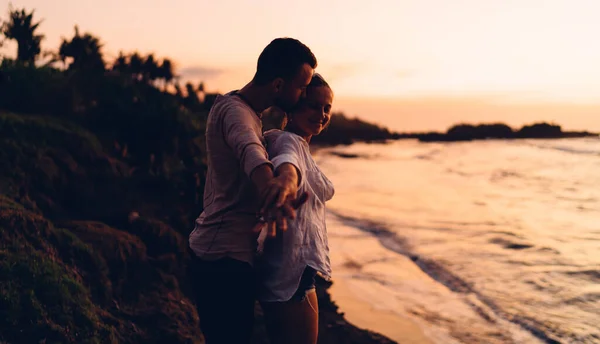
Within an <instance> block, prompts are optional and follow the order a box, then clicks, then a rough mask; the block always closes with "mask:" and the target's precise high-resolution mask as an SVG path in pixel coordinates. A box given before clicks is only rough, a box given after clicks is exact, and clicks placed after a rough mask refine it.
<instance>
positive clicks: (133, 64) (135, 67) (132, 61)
mask: <svg viewBox="0 0 600 344" xmlns="http://www.w3.org/2000/svg"><path fill="white" fill-rule="evenodd" d="M143 64H144V60H143V59H142V57H141V56H140V54H139V53H138V52H137V51H136V52H135V53H133V54H132V55H131V56H130V57H129V70H130V72H131V74H133V76H134V77H135V79H136V80H140V78H141V74H142V70H143Z"/></svg>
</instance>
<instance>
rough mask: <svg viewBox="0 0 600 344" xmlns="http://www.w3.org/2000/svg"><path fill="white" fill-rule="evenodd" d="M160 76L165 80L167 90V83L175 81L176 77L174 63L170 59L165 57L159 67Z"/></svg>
mask: <svg viewBox="0 0 600 344" xmlns="http://www.w3.org/2000/svg"><path fill="white" fill-rule="evenodd" d="M159 75H160V78H161V79H163V81H164V89H165V90H166V88H167V85H169V84H170V83H171V81H173V78H175V73H174V72H173V63H172V62H171V60H169V59H163V61H162V63H161V65H160V69H159Z"/></svg>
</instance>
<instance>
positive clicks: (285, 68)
mask: <svg viewBox="0 0 600 344" xmlns="http://www.w3.org/2000/svg"><path fill="white" fill-rule="evenodd" d="M305 63H306V64H308V65H309V66H311V67H312V68H313V69H315V68H317V58H316V57H315V55H314V54H313V53H312V52H311V51H310V49H309V48H308V47H307V46H306V45H304V44H303V43H302V42H300V41H299V40H297V39H294V38H287V37H286V38H276V39H274V40H273V41H271V43H269V45H267V46H266V47H265V49H264V50H263V51H262V53H261V54H260V56H259V57H258V64H257V66H256V74H254V78H253V79H252V81H253V82H254V83H256V84H257V85H265V84H267V83H269V82H270V81H273V80H274V79H276V78H282V79H284V80H290V79H292V78H293V77H294V76H295V75H296V73H298V71H299V70H300V68H302V66H303V65H304V64H305Z"/></svg>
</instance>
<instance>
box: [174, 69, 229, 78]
mask: <svg viewBox="0 0 600 344" xmlns="http://www.w3.org/2000/svg"><path fill="white" fill-rule="evenodd" d="M225 72H226V70H224V69H221V68H211V67H200V66H191V67H185V68H182V69H181V70H180V71H179V74H180V75H181V76H182V77H184V78H191V79H206V78H214V77H218V76H221V75H222V74H224V73H225Z"/></svg>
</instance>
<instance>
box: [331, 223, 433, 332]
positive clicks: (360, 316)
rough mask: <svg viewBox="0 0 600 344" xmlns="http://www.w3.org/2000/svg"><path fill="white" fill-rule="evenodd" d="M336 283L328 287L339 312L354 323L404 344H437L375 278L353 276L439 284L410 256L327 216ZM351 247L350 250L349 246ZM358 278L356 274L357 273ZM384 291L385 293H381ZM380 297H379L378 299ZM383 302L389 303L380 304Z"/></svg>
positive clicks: (334, 280)
mask: <svg viewBox="0 0 600 344" xmlns="http://www.w3.org/2000/svg"><path fill="white" fill-rule="evenodd" d="M328 229H329V240H330V249H331V263H332V266H333V269H334V277H333V280H332V281H333V285H332V287H331V288H330V289H329V292H330V293H331V295H332V299H333V300H334V301H335V303H336V304H337V305H338V306H339V307H340V312H342V313H344V317H345V318H346V320H348V321H349V322H350V323H352V324H353V325H355V326H357V327H359V328H364V329H368V330H371V331H374V332H377V333H381V334H383V335H384V336H386V337H388V338H390V339H392V340H394V341H397V342H398V343H402V344H429V343H434V341H433V340H432V338H430V334H429V335H428V334H427V329H426V327H423V326H422V325H420V324H418V323H417V322H415V321H414V320H413V319H410V317H409V314H408V313H405V312H404V311H403V309H402V307H401V306H400V305H393V304H389V303H388V301H389V296H388V295H384V294H385V293H386V292H385V290H383V289H382V288H380V287H379V283H378V282H377V281H376V280H367V279H356V278H352V277H353V276H354V274H356V273H357V272H358V271H362V273H363V274H364V273H368V271H369V270H378V271H386V272H387V273H393V274H395V275H396V277H397V278H398V279H399V280H402V281H407V282H409V283H423V284H431V285H438V284H437V283H436V282H435V281H433V280H432V279H431V278H430V277H429V276H428V275H426V274H425V273H424V272H422V271H421V270H420V269H419V268H418V267H417V266H416V265H415V264H414V263H413V262H412V261H411V260H410V259H409V258H407V257H404V256H402V255H399V254H395V253H393V252H390V251H387V250H384V249H383V248H382V247H381V245H380V243H379V241H378V239H377V238H376V237H374V236H372V235H370V234H367V233H364V232H361V231H359V230H357V229H355V228H352V227H349V226H345V225H344V224H342V223H341V222H339V221H338V220H336V219H335V218H333V217H332V216H330V217H329V219H328ZM350 246H351V247H352V249H351V250H348V248H349V247H350ZM354 277H355V276H354ZM382 293H383V294H382ZM378 297H380V300H377V299H378ZM380 301H381V302H385V303H388V304H387V306H385V307H379V306H374V305H379V304H380Z"/></svg>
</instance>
